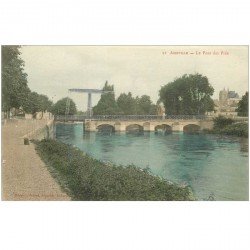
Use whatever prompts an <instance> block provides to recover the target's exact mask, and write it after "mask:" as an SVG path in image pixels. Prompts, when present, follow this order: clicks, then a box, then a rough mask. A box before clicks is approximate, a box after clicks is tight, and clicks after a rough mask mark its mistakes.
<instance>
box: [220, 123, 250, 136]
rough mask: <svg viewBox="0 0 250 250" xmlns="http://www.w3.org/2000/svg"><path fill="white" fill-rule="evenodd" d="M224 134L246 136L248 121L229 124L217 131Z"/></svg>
mask: <svg viewBox="0 0 250 250" xmlns="http://www.w3.org/2000/svg"><path fill="white" fill-rule="evenodd" d="M219 133H220V134H224V135H235V136H239V137H248V123H234V124H230V125H228V126H226V127H224V128H223V129H221V130H220V131H219Z"/></svg>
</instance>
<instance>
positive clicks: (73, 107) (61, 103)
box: [51, 97, 77, 115]
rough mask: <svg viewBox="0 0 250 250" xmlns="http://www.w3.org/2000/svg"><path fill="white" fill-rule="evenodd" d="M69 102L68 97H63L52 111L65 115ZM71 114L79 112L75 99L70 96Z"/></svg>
mask: <svg viewBox="0 0 250 250" xmlns="http://www.w3.org/2000/svg"><path fill="white" fill-rule="evenodd" d="M67 102H68V98H67V97H65V98H62V99H60V100H59V101H57V102H56V103H55V104H54V105H53V106H52V108H51V112H52V113H53V114H54V115H65V112H66V105H67ZM69 103H70V105H69V115H74V114H76V113H77V109H76V104H75V103H74V101H73V100H72V99H70V98H69Z"/></svg>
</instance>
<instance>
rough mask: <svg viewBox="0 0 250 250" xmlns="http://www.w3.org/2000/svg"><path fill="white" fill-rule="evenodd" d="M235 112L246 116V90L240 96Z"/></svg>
mask: <svg viewBox="0 0 250 250" xmlns="http://www.w3.org/2000/svg"><path fill="white" fill-rule="evenodd" d="M236 112H238V116H248V92H246V93H245V95H243V96H242V98H241V100H240V101H239V103H238V107H237V109H236Z"/></svg>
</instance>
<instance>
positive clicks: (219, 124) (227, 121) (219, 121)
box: [214, 115, 234, 129]
mask: <svg viewBox="0 0 250 250" xmlns="http://www.w3.org/2000/svg"><path fill="white" fill-rule="evenodd" d="M233 122H234V121H233V119H231V118H226V117H224V116H221V115H220V116H218V117H216V118H214V129H221V128H224V127H226V126H228V125H231V124H232V123H233Z"/></svg>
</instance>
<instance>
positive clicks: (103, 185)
mask: <svg viewBox="0 0 250 250" xmlns="http://www.w3.org/2000/svg"><path fill="white" fill-rule="evenodd" d="M35 144H36V150H37V151H38V153H39V154H40V156H41V158H42V159H43V161H44V162H45V163H46V164H47V166H48V168H49V170H50V172H51V174H52V175H53V176H54V178H56V180H57V181H58V183H59V184H60V186H61V187H62V188H63V189H65V190H67V194H68V195H69V196H70V197H72V199H73V200H96V201H97V200H112V201H118V200H120V201H129V200H130V201H136V200H143V201H145V200H194V198H193V194H192V192H191V190H190V188H188V187H181V186H178V185H177V184H172V183H169V182H168V181H166V180H164V179H162V178H160V177H157V176H153V175H151V174H150V173H149V172H148V171H146V170H142V169H139V168H137V167H135V166H133V165H130V166H127V167H123V166H116V165H114V164H111V163H110V164H105V163H103V162H101V161H99V160H96V159H94V158H92V157H90V156H88V155H86V154H84V153H83V152H82V151H81V150H79V149H78V148H75V147H73V146H70V145H67V144H64V143H62V142H58V141H56V140H42V141H36V142H35Z"/></svg>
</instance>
